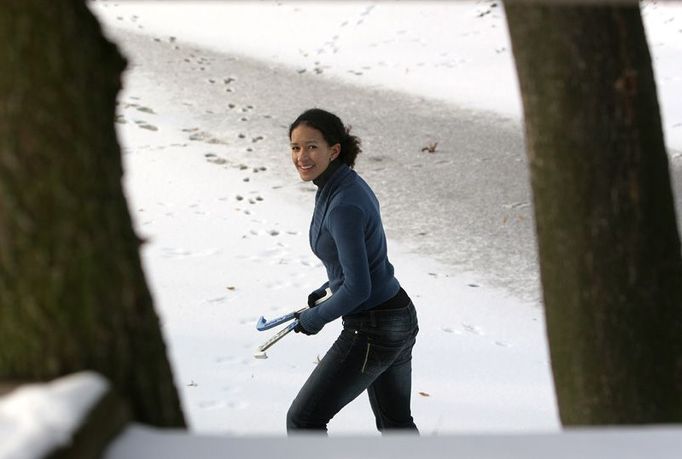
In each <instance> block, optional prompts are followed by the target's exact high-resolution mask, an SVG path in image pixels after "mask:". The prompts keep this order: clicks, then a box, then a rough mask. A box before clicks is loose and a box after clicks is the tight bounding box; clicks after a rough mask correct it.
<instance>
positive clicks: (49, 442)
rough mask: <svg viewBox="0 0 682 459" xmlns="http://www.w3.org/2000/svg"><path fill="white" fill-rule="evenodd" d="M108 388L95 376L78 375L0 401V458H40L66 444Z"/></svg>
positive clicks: (23, 389)
mask: <svg viewBox="0 0 682 459" xmlns="http://www.w3.org/2000/svg"><path fill="white" fill-rule="evenodd" d="M108 387H109V383H108V382H107V381H106V380H105V379H104V378H103V377H102V376H100V375H98V374H97V373H93V372H82V373H77V374H74V375H69V376H65V377H63V378H60V379H56V380H54V381H51V382H49V383H44V384H27V385H24V386H21V387H20V388H18V389H16V390H15V391H13V392H11V393H10V394H8V395H6V396H5V397H3V398H0V458H3V459H29V458H41V457H44V456H45V455H46V454H48V453H49V452H51V451H53V450H55V449H57V448H60V447H62V446H66V445H68V444H69V443H70V442H71V438H72V437H73V435H74V433H75V432H76V431H77V430H78V428H79V426H80V425H81V423H82V422H83V421H84V420H85V419H86V417H87V414H88V412H89V411H90V410H91V409H92V407H93V406H94V405H95V404H96V403H97V402H98V401H99V399H100V398H101V397H102V395H103V394H104V393H105V392H106V390H107V389H108Z"/></svg>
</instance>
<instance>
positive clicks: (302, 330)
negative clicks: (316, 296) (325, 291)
mask: <svg viewBox="0 0 682 459" xmlns="http://www.w3.org/2000/svg"><path fill="white" fill-rule="evenodd" d="M311 295H312V293H311ZM294 317H295V318H296V320H298V324H296V326H295V327H294V331H295V332H296V333H303V334H304V335H308V336H311V335H314V334H315V333H312V332H309V331H308V330H306V329H305V327H304V326H303V324H302V323H301V321H300V320H299V318H300V317H301V313H300V312H295V313H294Z"/></svg>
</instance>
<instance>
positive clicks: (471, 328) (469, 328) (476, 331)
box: [462, 322, 483, 336]
mask: <svg viewBox="0 0 682 459" xmlns="http://www.w3.org/2000/svg"><path fill="white" fill-rule="evenodd" d="M462 328H463V329H464V331H465V332H467V333H471V334H472V335H479V336H482V335H483V330H481V328H480V327H477V326H476V325H471V324H468V323H464V322H462Z"/></svg>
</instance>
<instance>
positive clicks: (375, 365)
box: [360, 338, 404, 375]
mask: <svg viewBox="0 0 682 459" xmlns="http://www.w3.org/2000/svg"><path fill="white" fill-rule="evenodd" d="M365 346H366V347H365V353H364V359H363V362H362V367H361V370H360V372H361V373H363V374H370V375H374V374H376V375H378V374H380V373H382V372H383V371H384V370H386V368H388V367H389V366H391V364H392V363H393V361H394V360H395V359H396V357H398V355H399V354H400V352H401V351H402V349H403V346H404V343H403V342H401V343H391V344H387V343H383V342H382V343H379V342H377V341H375V340H373V339H371V338H370V339H367V342H366V345H365Z"/></svg>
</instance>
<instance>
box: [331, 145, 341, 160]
mask: <svg viewBox="0 0 682 459" xmlns="http://www.w3.org/2000/svg"><path fill="white" fill-rule="evenodd" d="M331 150H332V154H331V156H330V157H329V160H330V161H334V160H335V159H336V158H338V157H339V154H341V144H340V143H335V144H334V145H332V148H331Z"/></svg>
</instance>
